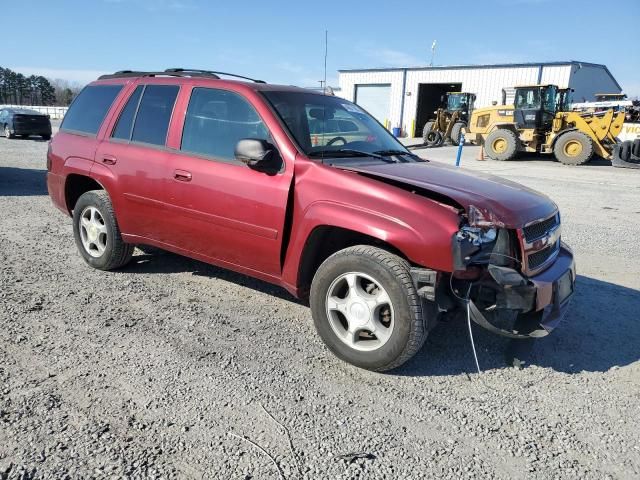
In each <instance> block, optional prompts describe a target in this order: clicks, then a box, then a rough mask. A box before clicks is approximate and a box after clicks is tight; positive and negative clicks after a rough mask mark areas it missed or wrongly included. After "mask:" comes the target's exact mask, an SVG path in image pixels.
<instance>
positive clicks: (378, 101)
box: [355, 83, 391, 125]
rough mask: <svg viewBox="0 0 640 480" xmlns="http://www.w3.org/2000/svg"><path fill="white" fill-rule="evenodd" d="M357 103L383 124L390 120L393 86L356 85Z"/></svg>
mask: <svg viewBox="0 0 640 480" xmlns="http://www.w3.org/2000/svg"><path fill="white" fill-rule="evenodd" d="M355 100H356V101H355V103H357V104H358V105H360V106H361V107H362V108H364V109H365V110H366V111H367V112H369V113H370V114H371V115H373V116H374V117H376V119H377V120H378V121H379V122H380V123H381V124H383V125H384V124H385V122H386V121H388V120H389V102H390V101H391V84H388V83H386V84H376V85H356V98H355Z"/></svg>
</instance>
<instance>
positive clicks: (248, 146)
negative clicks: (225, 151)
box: [235, 138, 277, 168]
mask: <svg viewBox="0 0 640 480" xmlns="http://www.w3.org/2000/svg"><path fill="white" fill-rule="evenodd" d="M276 155H277V153H276V147H274V146H273V145H271V144H270V143H269V142H267V141H266V140H261V139H258V138H243V139H242V140H240V141H239V142H238V143H237V144H236V149H235V156H236V160H240V161H241V162H242V163H244V164H246V165H248V166H250V167H252V168H265V167H269V166H273V165H272V164H273V160H274V158H275V157H276Z"/></svg>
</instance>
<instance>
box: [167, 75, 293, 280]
mask: <svg viewBox="0 0 640 480" xmlns="http://www.w3.org/2000/svg"><path fill="white" fill-rule="evenodd" d="M184 115H185V121H184V126H183V130H182V137H181V140H180V145H179V151H178V152H176V153H175V154H173V155H172V156H171V169H172V172H173V177H172V186H171V202H172V204H173V206H174V207H175V212H176V215H175V216H174V218H173V221H174V223H175V229H174V231H173V234H174V235H175V242H176V243H177V244H179V245H180V246H182V247H183V248H186V249H188V250H190V251H192V252H195V253H197V254H199V255H202V256H206V257H207V258H209V259H212V260H215V261H216V263H221V264H226V265H228V266H238V267H240V268H239V269H240V270H245V271H252V272H261V273H264V274H267V275H269V276H274V277H277V276H279V275H280V271H281V268H280V265H281V262H280V260H281V259H280V250H281V245H282V241H283V231H284V224H285V214H286V206H287V200H288V195H289V187H290V185H291V178H292V171H293V168H292V167H293V166H292V165H291V168H288V169H287V168H285V164H284V160H282V162H283V163H282V169H281V171H280V172H279V173H276V174H268V173H265V172H260V171H256V170H254V169H251V168H249V167H248V166H246V165H244V164H243V163H241V162H240V161H238V160H236V159H235V155H234V150H235V146H236V144H237V142H238V141H239V140H240V139H242V138H259V139H264V140H267V141H269V142H270V143H272V144H275V141H274V139H273V137H272V135H271V133H270V132H269V130H268V128H267V126H266V124H265V122H264V121H263V119H262V118H261V116H260V115H259V114H258V112H257V111H256V109H255V108H254V106H253V105H252V104H251V103H250V102H249V101H248V100H247V98H246V97H244V96H243V95H241V94H240V93H237V92H233V91H230V90H225V89H219V88H209V87H206V88H205V87H195V88H193V89H192V91H191V93H190V96H189V99H188V104H187V107H186V111H185V114H184ZM274 148H275V146H274Z"/></svg>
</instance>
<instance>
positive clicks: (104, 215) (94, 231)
mask: <svg viewBox="0 0 640 480" xmlns="http://www.w3.org/2000/svg"><path fill="white" fill-rule="evenodd" d="M73 235H74V237H75V241H76V246H77V247H78V250H79V251H80V254H81V255H82V258H84V261H85V262H87V263H88V264H89V265H91V266H92V267H93V268H97V269H98V270H113V269H116V268H120V267H122V266H124V265H126V264H127V263H129V261H130V260H131V257H132V256H133V250H134V249H135V245H132V244H129V243H125V242H124V241H123V240H122V235H121V233H120V228H119V227H118V222H117V221H116V216H115V213H114V211H113V206H112V205H111V199H110V198H109V195H108V194H107V192H105V191H104V190H91V191H89V192H86V193H83V194H82V195H81V196H80V198H79V199H78V201H77V202H76V205H75V207H74V208H73Z"/></svg>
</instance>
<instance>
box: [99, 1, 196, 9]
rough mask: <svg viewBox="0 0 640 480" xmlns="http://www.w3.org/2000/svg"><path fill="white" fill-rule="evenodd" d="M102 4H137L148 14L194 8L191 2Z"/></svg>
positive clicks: (114, 3) (119, 3)
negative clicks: (147, 11) (148, 12)
mask: <svg viewBox="0 0 640 480" xmlns="http://www.w3.org/2000/svg"><path fill="white" fill-rule="evenodd" d="M104 2H105V3H109V4H113V5H121V4H122V5H123V4H125V3H129V4H131V3H133V4H138V5H141V6H142V7H144V8H145V9H147V10H149V11H150V12H158V11H163V10H173V11H178V10H193V9H195V8H196V6H195V4H194V2H193V1H192V0H104Z"/></svg>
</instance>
